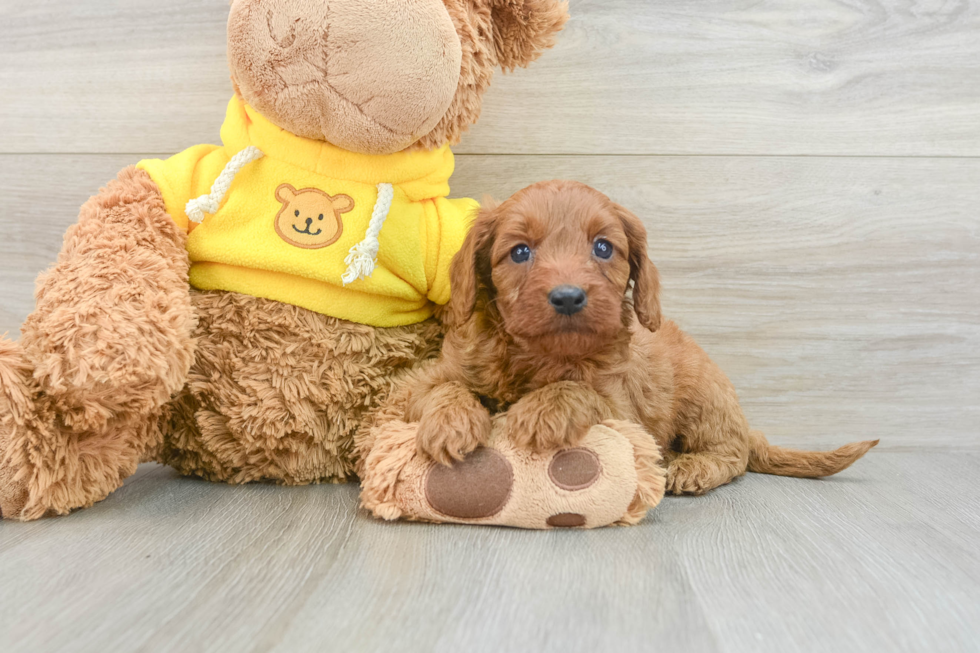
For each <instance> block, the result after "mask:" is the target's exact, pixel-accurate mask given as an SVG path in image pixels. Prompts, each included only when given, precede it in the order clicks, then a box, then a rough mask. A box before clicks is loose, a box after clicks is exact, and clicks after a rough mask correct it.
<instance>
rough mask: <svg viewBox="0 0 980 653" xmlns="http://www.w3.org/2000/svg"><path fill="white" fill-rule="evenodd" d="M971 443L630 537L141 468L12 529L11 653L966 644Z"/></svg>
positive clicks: (720, 494)
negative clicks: (113, 485) (480, 520)
mask: <svg viewBox="0 0 980 653" xmlns="http://www.w3.org/2000/svg"><path fill="white" fill-rule="evenodd" d="M978 465H980V452H977V451H963V452H945V453H938V452H932V453H919V452H907V453H906V452H887V451H885V452H875V454H874V455H871V456H870V457H869V458H868V459H867V460H866V461H863V462H862V464H860V465H859V466H857V467H855V468H853V469H851V470H848V471H846V472H844V473H843V474H841V475H840V476H839V477H837V478H834V479H826V480H822V481H804V480H799V479H784V478H777V477H770V476H760V475H750V476H747V477H745V478H742V479H739V480H737V481H736V482H735V483H733V484H732V485H730V486H727V487H724V488H721V489H719V490H718V491H716V492H713V493H710V494H708V495H706V496H704V497H697V498H687V497H680V498H668V499H666V500H665V501H664V503H663V504H662V505H661V506H660V507H659V508H658V509H657V510H656V511H655V512H654V513H653V514H652V516H651V517H650V518H648V519H647V520H646V521H644V522H643V523H642V524H640V525H639V526H636V527H633V528H613V529H605V530H601V531H591V532H579V531H561V532H559V531H550V532H527V531H519V530H512V529H487V528H476V527H466V526H439V527H436V526H432V525H425V524H408V523H382V522H377V521H374V520H372V519H371V518H369V517H368V516H367V515H366V514H365V513H362V512H359V511H358V510H357V487H356V486H354V485H340V486H329V485H328V486H314V487H301V488H279V487H274V486H262V485H258V486H247V487H226V486H215V485H210V484H207V483H205V482H203V481H195V480H191V479H184V478H180V477H178V476H177V475H176V474H175V473H174V472H173V471H172V470H170V469H167V468H163V467H158V466H154V465H146V466H143V467H142V468H141V470H140V472H139V473H138V474H137V475H136V476H135V477H133V478H131V479H130V480H129V482H128V483H127V484H126V486H125V487H124V488H123V489H122V490H121V491H119V492H117V493H116V494H114V495H112V496H111V497H110V498H109V499H108V500H106V501H105V502H103V503H101V504H99V505H98V506H96V507H94V508H92V509H90V510H86V511H83V512H79V513H76V514H73V515H71V516H70V517H67V518H64V519H56V520H46V521H41V522H34V523H30V524H3V526H2V527H0V552H2V553H0V578H2V579H3V580H2V582H3V585H2V591H0V642H3V643H4V646H3V650H4V651H5V652H7V653H13V652H14V651H18V652H19V651H116V650H153V651H271V650H275V651H311V652H312V651H323V650H327V651H489V652H497V651H556V652H557V651H685V652H690V653H699V652H702V651H773V652H779V653H784V652H786V651H859V650H860V651H961V650H962V651H968V650H974V651H975V650H978V648H980V602H978V587H980V585H978V583H980V560H978V557H977V555H976V554H977V543H978V542H980V502H978V500H977V496H978V494H977V490H978V484H980V481H978V479H977V476H976V469H977V467H978Z"/></svg>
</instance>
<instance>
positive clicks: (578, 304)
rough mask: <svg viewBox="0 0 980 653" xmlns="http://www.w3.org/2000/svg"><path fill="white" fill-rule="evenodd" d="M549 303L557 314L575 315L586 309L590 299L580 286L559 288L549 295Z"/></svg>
mask: <svg viewBox="0 0 980 653" xmlns="http://www.w3.org/2000/svg"><path fill="white" fill-rule="evenodd" d="M548 301H549V302H550V303H551V305H552V306H553V307H554V309H555V312H556V313H561V314H562V315H574V314H575V313H578V312H579V311H581V310H582V309H583V308H585V305H586V304H588V303H589V298H588V296H587V295H586V294H585V291H584V290H582V289H581V288H579V287H578V286H558V287H557V288H555V289H554V290H552V291H551V292H550V293H548Z"/></svg>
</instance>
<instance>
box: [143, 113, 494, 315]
mask: <svg viewBox="0 0 980 653" xmlns="http://www.w3.org/2000/svg"><path fill="white" fill-rule="evenodd" d="M221 140H222V142H223V143H224V146H223V147H219V146H216V145H198V146H196V147H192V148H190V149H189V150H186V151H184V152H182V153H180V154H178V155H176V156H174V157H171V158H170V159H167V160H166V161H161V160H159V159H153V160H145V161H141V162H140V163H139V164H138V165H137V167H138V168H140V169H142V170H145V171H146V172H147V173H149V175H150V177H151V178H152V179H153V181H154V182H155V183H156V184H157V186H159V187H160V191H161V193H162V194H163V200H164V203H165V204H166V208H167V212H168V213H169V214H170V216H171V217H173V219H174V221H175V222H176V223H177V224H178V225H179V226H180V227H181V228H182V229H184V230H185V231H187V232H188V234H189V235H188V239H187V251H188V253H189V255H190V260H191V270H190V281H191V285H193V286H194V287H195V288H200V289H202V290H227V291H232V292H238V293H243V294H248V295H253V296H256V297H264V298H266V299H272V300H276V301H280V302H285V303H287V304H293V305H296V306H301V307H303V308H306V309H309V310H311V311H315V312H317V313H323V314H324V315H330V316H333V317H337V318H342V319H345V320H350V321H352V322H360V323H362V324H369V325H372V326H378V327H391V326H403V325H407V324H414V323H416V322H421V321H422V320H425V319H426V318H428V317H430V316H431V315H432V308H433V304H432V303H433V302H434V303H436V304H445V303H446V302H447V301H449V263H450V261H451V260H452V257H453V255H455V254H456V252H457V251H458V250H459V248H460V247H461V246H462V244H463V239H464V238H465V236H466V232H467V230H468V229H469V227H470V224H471V222H472V219H473V216H474V214H475V210H476V209H477V208H478V205H477V203H476V202H475V201H473V200H469V199H454V200H451V199H447V198H446V196H447V195H448V194H449V177H450V175H452V173H453V167H454V162H453V153H452V151H450V149H449V146H448V145H447V146H444V147H442V148H440V149H438V150H433V151H418V152H399V153H396V154H391V155H382V156H377V155H366V154H356V153H353V152H348V151H346V150H343V149H340V148H338V147H335V146H333V145H330V144H329V143H324V142H321V141H315V140H310V139H306V138H301V137H299V136H295V135H293V134H291V133H289V132H287V131H285V130H283V129H280V128H279V127H276V126H275V125H273V124H272V123H271V122H269V121H268V120H266V119H265V118H263V117H262V116H261V115H259V114H258V113H257V112H256V111H255V110H254V109H253V108H252V107H250V106H248V105H247V104H245V102H244V101H243V100H242V99H241V98H239V97H238V96H236V97H235V98H233V99H232V101H231V103H230V104H229V105H228V115H227V117H226V119H225V123H224V125H223V126H222V128H221ZM236 155H238V156H237V157H236ZM222 173H224V174H222ZM219 177H220V178H221V179H220V180H219ZM208 195H210V198H211V201H210V202H208V198H207V197H202V196H208ZM198 198H200V199H198ZM191 200H194V202H198V203H199V204H198V205H199V206H202V207H204V209H203V211H194V210H193V209H192V207H193V205H194V202H191ZM188 202H191V205H188ZM201 202H203V203H201ZM188 213H190V215H191V216H195V217H197V218H198V219H200V217H201V216H202V215H203V220H202V221H200V223H198V222H196V221H194V220H192V218H191V217H190V216H189V215H188ZM375 257H376V260H375Z"/></svg>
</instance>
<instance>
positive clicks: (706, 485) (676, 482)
mask: <svg viewBox="0 0 980 653" xmlns="http://www.w3.org/2000/svg"><path fill="white" fill-rule="evenodd" d="M718 470H719V466H718V465H717V464H715V463H714V461H713V460H712V459H711V458H709V457H707V456H704V455H698V454H689V453H682V454H680V455H679V456H677V457H676V458H674V459H673V460H671V461H670V463H669V464H668V465H667V492H669V493H671V494H704V493H705V492H707V491H708V490H710V489H712V488H715V487H717V486H719V485H722V484H724V483H727V482H728V481H729V480H731V479H730V478H728V479H726V480H721V479H719V478H718V476H719V472H718Z"/></svg>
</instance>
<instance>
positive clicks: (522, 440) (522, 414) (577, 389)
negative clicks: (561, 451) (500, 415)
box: [507, 381, 614, 451]
mask: <svg viewBox="0 0 980 653" xmlns="http://www.w3.org/2000/svg"><path fill="white" fill-rule="evenodd" d="M613 417H614V415H613V410H612V407H611V406H610V405H609V403H608V402H607V401H606V400H605V399H603V398H602V397H601V396H600V395H599V394H598V393H597V392H596V391H595V390H594V389H593V388H592V387H590V386H588V385H586V384H584V383H578V382H575V381H559V382H557V383H551V384H549V385H546V386H544V387H543V388H539V389H538V390H535V391H533V392H530V393H528V394H526V395H525V396H523V397H522V398H521V399H520V401H518V402H517V403H515V404H514V405H513V406H511V407H510V409H509V410H508V411H507V438H508V440H509V441H510V442H512V443H513V444H514V445H516V446H518V447H524V448H529V449H531V450H533V451H544V450H547V449H554V448H556V447H562V446H567V445H574V444H576V443H577V442H578V441H579V440H580V439H581V438H582V437H583V436H584V435H585V433H586V432H587V431H588V430H589V429H590V428H592V427H593V426H594V425H596V424H598V423H600V422H602V421H604V420H607V419H611V418H613Z"/></svg>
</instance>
